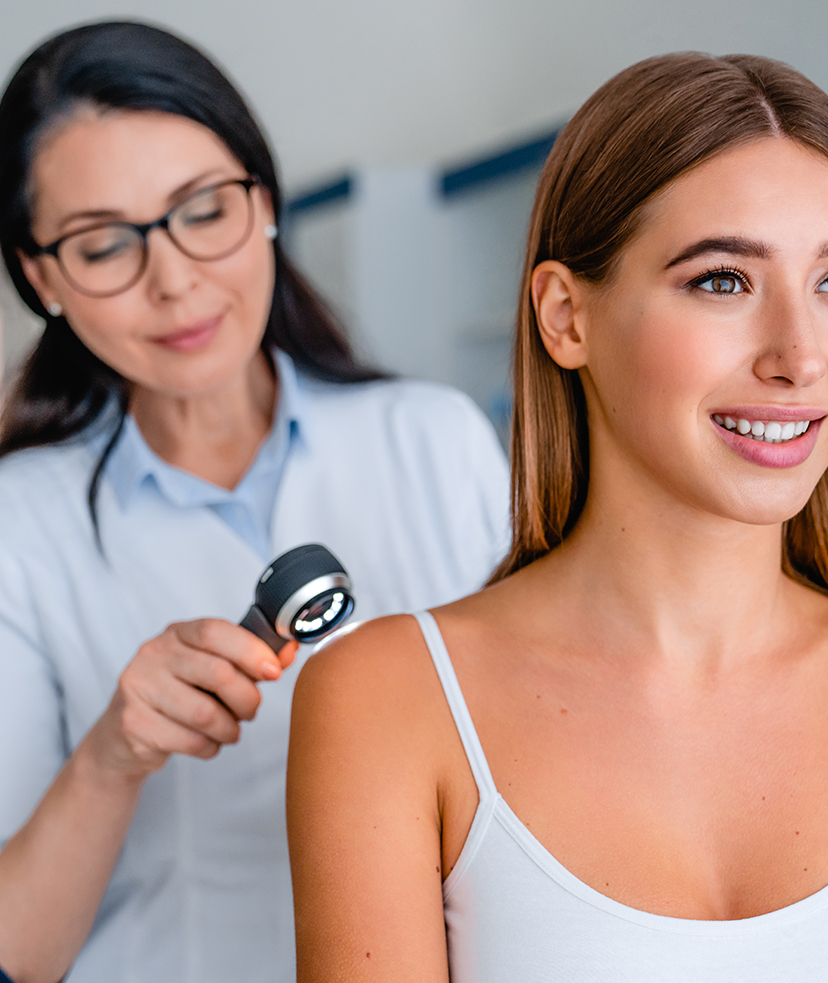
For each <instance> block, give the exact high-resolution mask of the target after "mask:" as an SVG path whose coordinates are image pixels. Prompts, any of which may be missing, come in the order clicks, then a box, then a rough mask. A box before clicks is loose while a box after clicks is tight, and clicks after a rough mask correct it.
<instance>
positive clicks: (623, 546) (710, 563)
mask: <svg viewBox="0 0 828 983" xmlns="http://www.w3.org/2000/svg"><path fill="white" fill-rule="evenodd" d="M627 491H629V492H630V494H625V489H624V482H623V481H620V482H619V481H618V480H616V478H615V477H614V480H613V483H612V489H611V492H610V489H609V488H607V487H605V486H604V483H603V482H601V480H600V478H599V479H598V481H594V480H593V479H592V478H591V480H590V492H589V497H588V500H587V503H586V506H585V509H584V512H583V514H582V516H581V518H580V519H579V521H578V524H577V525H576V528H575V529H574V530H573V532H572V534H571V535H570V537H568V538H567V540H565V542H564V543H563V544H562V545H561V546H560V547H559V548H558V549H557V550H555V551H554V552H553V553H552V554H551V556H550V557H549V561H548V562H549V565H548V570H549V572H550V575H552V576H553V577H554V578H555V580H556V587H557V585H560V587H559V589H560V591H561V592H562V594H564V595H565V597H566V599H567V600H566V601H565V603H573V602H574V603H575V604H577V605H578V606H579V607H580V609H581V610H582V611H583V612H584V618H585V619H586V623H588V624H589V625H590V633H591V634H594V635H595V636H596V640H597V641H600V639H604V640H611V641H612V644H613V646H614V647H617V646H618V645H619V644H621V645H622V646H623V647H625V648H627V647H629V650H630V651H635V652H639V653H640V652H646V653H649V654H652V655H656V656H663V657H665V658H666V659H668V660H678V661H679V662H680V664H681V665H685V666H686V665H688V664H692V665H697V666H699V667H700V668H704V669H706V670H710V669H713V668H715V667H719V666H724V664H726V663H729V664H735V663H738V662H740V661H741V660H743V659H745V658H746V657H747V656H748V655H749V654H755V653H757V652H761V651H766V652H770V651H775V650H776V649H777V647H778V645H779V644H780V643H781V642H782V635H783V633H784V632H785V631H788V630H790V626H791V617H792V616H793V612H794V610H795V608H796V605H797V604H798V603H801V598H802V595H803V593H804V594H807V593H808V592H803V591H802V589H801V588H799V587H797V586H796V585H794V584H793V583H792V582H791V581H790V580H789V579H788V578H787V577H785V575H784V574H783V573H782V569H781V542H782V531H781V526H780V525H766V526H755V525H748V524H745V523H741V522H737V521H734V520H731V519H727V518H723V517H721V516H717V515H712V514H710V513H706V512H703V511H701V510H700V509H698V508H696V507H693V506H690V505H688V504H687V503H683V502H679V501H676V500H674V499H673V500H670V499H668V497H667V495H666V494H664V495H661V496H659V494H658V493H657V491H654V492H653V493H652V494H642V489H641V483H640V481H639V482H638V483H637V485H636V486H633V485H632V483H631V484H630V487H629V489H627ZM602 644H603V643H602Z"/></svg>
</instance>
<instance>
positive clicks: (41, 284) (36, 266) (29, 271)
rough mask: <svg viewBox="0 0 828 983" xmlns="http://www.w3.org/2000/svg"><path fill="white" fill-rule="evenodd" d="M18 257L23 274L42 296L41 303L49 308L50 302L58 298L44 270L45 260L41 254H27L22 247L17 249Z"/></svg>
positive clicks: (38, 294) (39, 295) (40, 296)
mask: <svg viewBox="0 0 828 983" xmlns="http://www.w3.org/2000/svg"><path fill="white" fill-rule="evenodd" d="M17 258H18V259H19V260H20V266H21V268H22V270H23V275H24V276H25V277H26V279H27V280H28V281H29V283H30V284H31V285H32V286H33V287H34V290H35V293H36V294H37V296H38V297H39V298H40V302H41V304H43V306H44V307H46V308H48V306H49V304H52V303H55V302H56V301H57V300H58V296H57V293H56V291H55V290H54V289H53V288H52V287H51V286H50V284H49V282H48V279H47V277H46V276H45V274H44V270H43V261H42V259H41V257H39V256H27V255H26V254H25V253H24V252H22V251H21V250H20V249H18V250H17Z"/></svg>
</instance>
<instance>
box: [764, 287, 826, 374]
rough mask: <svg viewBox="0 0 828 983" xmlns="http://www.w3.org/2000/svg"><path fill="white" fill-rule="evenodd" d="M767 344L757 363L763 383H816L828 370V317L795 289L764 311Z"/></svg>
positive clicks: (765, 343)
mask: <svg viewBox="0 0 828 983" xmlns="http://www.w3.org/2000/svg"><path fill="white" fill-rule="evenodd" d="M764 321H765V324H764V331H763V344H762V346H761V350H760V352H759V354H758V356H757V357H756V360H755V361H754V365H753V372H754V374H755V375H756V376H757V377H758V378H760V379H761V380H762V381H763V382H768V383H772V384H776V385H779V386H783V387H786V388H797V389H799V388H803V389H804V388H807V387H808V386H813V385H814V384H815V383H816V382H818V381H819V380H820V379H822V378H823V377H824V376H825V374H826V372H828V316H826V314H825V313H824V312H822V311H821V310H820V309H817V308H816V307H815V306H814V307H812V306H811V304H809V301H808V298H807V297H796V296H794V295H793V291H791V292H790V293H787V294H786V295H785V296H780V297H778V298H776V300H775V302H774V303H772V304H769V305H767V308H766V310H765V312H764Z"/></svg>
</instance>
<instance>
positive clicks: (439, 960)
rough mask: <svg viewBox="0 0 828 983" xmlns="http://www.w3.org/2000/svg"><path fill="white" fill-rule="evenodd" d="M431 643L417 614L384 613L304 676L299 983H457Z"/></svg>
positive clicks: (297, 743) (295, 807)
mask: <svg viewBox="0 0 828 983" xmlns="http://www.w3.org/2000/svg"><path fill="white" fill-rule="evenodd" d="M421 647H422V641H421V639H420V638H419V632H418V631H417V628H416V623H415V622H414V621H413V619H410V618H392V619H383V620H382V621H380V622H375V623H373V624H370V625H367V626H365V627H363V628H362V629H360V630H358V631H356V632H354V633H353V634H351V635H349V636H347V637H346V638H344V639H342V640H341V641H339V642H337V643H335V644H333V645H331V646H330V648H328V649H326V650H324V651H323V652H320V653H319V654H318V655H316V656H314V657H313V658H312V659H310V660H309V662H308V664H307V665H306V667H305V668H304V669H303V671H302V674H301V676H300V678H299V680H298V682H297V685H296V693H295V697H294V705H293V714H292V720H291V737H290V752H289V761H288V792H287V802H288V835H289V840H290V855H291V870H292V874H293V881H294V901H295V908H296V937H297V957H298V970H299V981H300V983H340V981H361V980H372V981H375V980H388V981H391V980H393V981H394V983H426V981H428V983H439V981H440V980H445V981H448V964H447V955H446V939H445V926H444V920H443V906H442V878H441V862H440V815H439V807H438V794H437V781H436V779H435V758H434V753H433V750H434V739H433V735H434V734H435V733H438V732H439V730H440V727H439V725H438V726H437V727H434V726H432V725H433V724H434V723H435V719H434V716H435V713H436V714H438V715H439V713H440V711H441V710H442V708H441V707H440V705H439V701H436V702H435V701H433V700H432V699H431V697H432V696H433V695H434V689H433V687H434V685H435V680H433V679H432V678H431V677H430V675H429V673H428V669H427V667H428V666H429V665H430V662H428V656H427V654H426V655H425V657H424V658H423V656H422V652H421ZM436 685H437V686H439V684H438V683H436ZM449 719H450V718H449Z"/></svg>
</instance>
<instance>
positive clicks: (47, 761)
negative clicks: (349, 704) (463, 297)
mask: <svg viewBox="0 0 828 983" xmlns="http://www.w3.org/2000/svg"><path fill="white" fill-rule="evenodd" d="M277 364H278V371H279V376H280V383H281V400H280V411H279V413H278V414H277V418H276V421H275V423H274V428H273V432H272V434H271V436H270V437H269V438H268V439H267V440H266V441H265V442H264V444H263V445H262V448H261V449H260V452H259V455H258V457H257V458H256V461H255V463H254V464H253V466H252V467H251V469H250V471H249V473H248V475H246V476H245V478H244V479H243V480H242V482H241V483H240V484H239V486H238V487H237V488H236V489H235V490H234V491H233V492H221V491H220V490H217V489H215V488H213V486H211V485H209V484H207V483H205V482H200V481H199V480H198V479H193V476H192V475H187V474H184V473H183V472H181V471H178V470H176V469H175V468H171V467H170V466H169V465H166V464H165V463H164V462H163V461H160V460H159V459H158V458H157V457H156V456H155V455H154V454H152V452H151V451H150V450H149V448H148V447H147V446H146V444H145V443H144V441H143V439H142V438H141V435H140V432H139V431H138V429H137V427H135V426H134V424H133V423H128V426H127V431H126V433H125V435H124V440H123V443H121V444H119V445H118V448H117V449H116V451H115V452H114V453H113V456H112V458H111V459H110V462H109V464H108V466H107V469H106V471H105V475H104V481H103V482H102V485H101V490H100V499H99V517H100V529H101V535H102V539H103V545H104V553H103V554H101V552H99V551H98V549H97V548H96V545H95V540H94V536H93V531H92V524H91V519H90V516H89V509H88V505H87V503H86V493H87V487H88V484H89V479H90V475H91V473H92V470H93V468H94V466H95V462H96V460H97V458H98V456H99V454H100V449H101V440H102V436H101V433H100V432H98V433H97V434H96V435H95V434H93V433H92V432H90V435H89V437H88V438H84V439H80V440H73V441H69V442H65V443H63V444H60V445H55V446H52V447H46V448H36V449H30V450H26V451H21V452H18V453H16V454H13V455H11V456H10V457H8V458H5V459H3V460H2V461H0V843H2V842H3V841H4V840H5V839H6V838H8V837H9V836H10V835H12V834H13V833H14V832H15V830H17V829H18V828H19V827H20V826H21V825H22V824H23V823H24V822H25V821H26V818H27V817H28V815H29V814H30V813H31V810H32V809H33V808H34V806H35V805H36V803H37V802H38V800H39V799H40V797H41V796H42V795H43V793H44V791H45V790H46V788H47V787H48V786H49V784H50V783H51V781H52V780H53V778H54V776H55V774H56V773H57V771H58V770H59V768H60V767H61V765H62V764H63V762H64V760H65V759H66V757H67V756H68V755H69V754H70V753H71V752H72V750H73V749H74V748H75V747H76V746H77V744H78V743H79V741H80V740H81V739H82V737H83V735H84V734H85V733H86V732H87V731H88V729H89V728H90V727H91V726H92V724H93V723H94V722H95V721H96V720H97V719H98V717H99V716H100V715H101V713H102V712H103V711H104V710H105V709H106V706H107V704H108V703H109V700H110V698H111V696H112V693H113V691H114V689H115V687H116V685H117V680H118V676H119V674H120V672H121V671H122V669H123V668H124V666H125V665H126V664H127V662H128V661H129V660H130V659H131V658H132V656H133V655H134V654H135V652H136V650H137V649H138V648H139V646H140V645H141V644H142V643H143V642H144V641H145V640H147V639H149V638H151V637H153V636H154V635H157V634H158V633H159V632H161V631H162V630H163V628H164V627H165V625H167V624H168V623H170V622H171V621H180V620H186V619H190V618H197V617H203V616H208V615H209V616H215V617H224V618H227V619H229V620H231V621H238V620H239V619H240V618H241V617H242V616H243V614H244V612H245V611H246V610H247V607H248V606H249V604H250V602H251V600H252V596H253V589H254V586H255V583H256V581H257V578H258V576H259V574H260V573H261V570H262V568H263V566H264V562H265V561H266V560H269V559H270V558H271V557H273V556H276V555H278V554H279V553H282V552H284V551H285V550H287V549H291V548H292V547H294V546H297V545H300V544H301V543H305V542H322V543H325V544H326V545H327V546H328V547H329V548H330V549H331V550H332V551H333V552H334V554H335V555H336V556H337V557H339V559H341V560H342V561H343V563H344V565H345V567H346V569H347V570H348V572H349V574H350V576H351V580H352V582H353V585H354V590H355V593H356V597H357V617H358V618H360V619H363V618H370V617H375V616H378V615H382V614H389V613H393V612H399V611H410V610H415V609H420V608H427V607H431V606H434V605H437V604H440V603H444V602H447V601H449V600H451V599H453V598H455V597H458V596H460V595H462V594H465V593H468V592H470V591H472V590H474V589H476V588H477V587H478V586H480V585H481V584H482V583H483V581H484V580H485V579H486V578H487V576H488V574H489V573H490V571H491V569H492V568H493V566H494V564H495V563H496V562H497V560H498V559H499V558H500V556H501V555H502V554H503V552H504V551H505V548H506V546H507V540H508V529H507V512H508V478H507V468H506V464H505V460H504V458H503V454H502V452H501V450H500V447H499V445H498V443H497V440H496V437H495V435H494V432H493V431H492V428H491V427H490V426H489V424H488V422H487V421H486V420H485V419H484V418H483V416H482V414H481V413H480V412H479V410H477V408H476V407H475V406H474V405H473V404H472V403H471V401H470V400H469V399H468V398H467V397H465V396H463V395H462V394H460V393H457V392H455V391H453V390H450V389H447V388H445V387H443V386H438V385H435V384H431V383H426V382H415V381H381V382H374V383H366V384H359V385H340V384H332V383H324V382H319V381H317V380H313V379H311V378H309V377H307V376H304V375H302V374H301V373H300V374H295V373H293V375H291V373H292V372H293V367H292V365H290V363H289V360H285V357H284V356H281V355H280V356H279V359H278V363H277ZM291 378H292V380H293V382H295V389H292V384H293V383H292V382H291ZM294 396H295V399H294ZM259 478H261V482H259ZM229 504H234V505H236V506H238V508H237V509H228V508H227V506H228V505H229ZM242 514H246V518H245V519H244V520H243V521H238V520H239V516H240V515H242ZM245 523H246V525H245ZM303 658H304V656H302V657H300V658H299V659H298V660H297V666H296V667H295V668H291V669H290V670H288V671H287V672H286V673H285V675H284V677H283V678H282V679H281V680H279V681H278V682H276V683H270V684H263V685H262V692H263V700H262V704H261V707H260V709H259V712H258V714H257V717H256V719H255V720H254V721H253V722H251V723H249V724H245V725H244V727H243V733H242V739H241V740H240V741H239V743H238V744H236V745H233V746H230V747H226V748H224V749H223V750H222V751H221V753H220V754H219V755H218V757H216V758H215V759H213V760H212V761H201V760H197V759H194V758H188V757H184V756H174V757H173V758H172V759H171V760H170V762H169V763H168V764H167V766H166V767H165V768H164V769H163V770H162V771H160V772H158V773H156V774H154V775H151V776H150V777H149V779H148V780H147V782H146V784H145V786H144V791H143V794H142V798H141V802H140V804H139V807H138V810H137V812H136V816H135V819H134V821H133V823H132V826H131V828H130V830H129V833H128V835H127V838H126V841H125V844H124V848H123V851H122V853H121V856H120V859H119V861H118V865H117V867H116V869H115V872H114V874H113V877H112V880H111V882H110V885H109V888H108V890H107V892H106V894H105V896H104V899H103V902H102V904H101V907H100V910H99V913H98V917H97V919H96V921H95V925H94V927H93V930H92V933H91V935H90V937H89V939H88V941H87V943H86V945H85V947H84V948H83V950H82V952H81V954H80V955H79V957H78V959H77V961H76V963H75V965H74V967H73V968H72V970H70V972H69V974H68V976H67V977H66V980H67V983H127V981H128V983H150V981H151V983H227V981H236V980H239V981H241V980H243V981H244V983H289V981H291V980H292V979H293V976H294V969H293V967H294V962H293V922H292V904H291V886H290V877H289V867H288V858H287V846H286V836H285V820H284V775H285V763H286V750H287V733H288V723H289V714H290V701H291V695H292V687H293V684H294V681H295V678H296V674H297V672H298V668H299V665H300V664H301V662H302V661H303Z"/></svg>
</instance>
